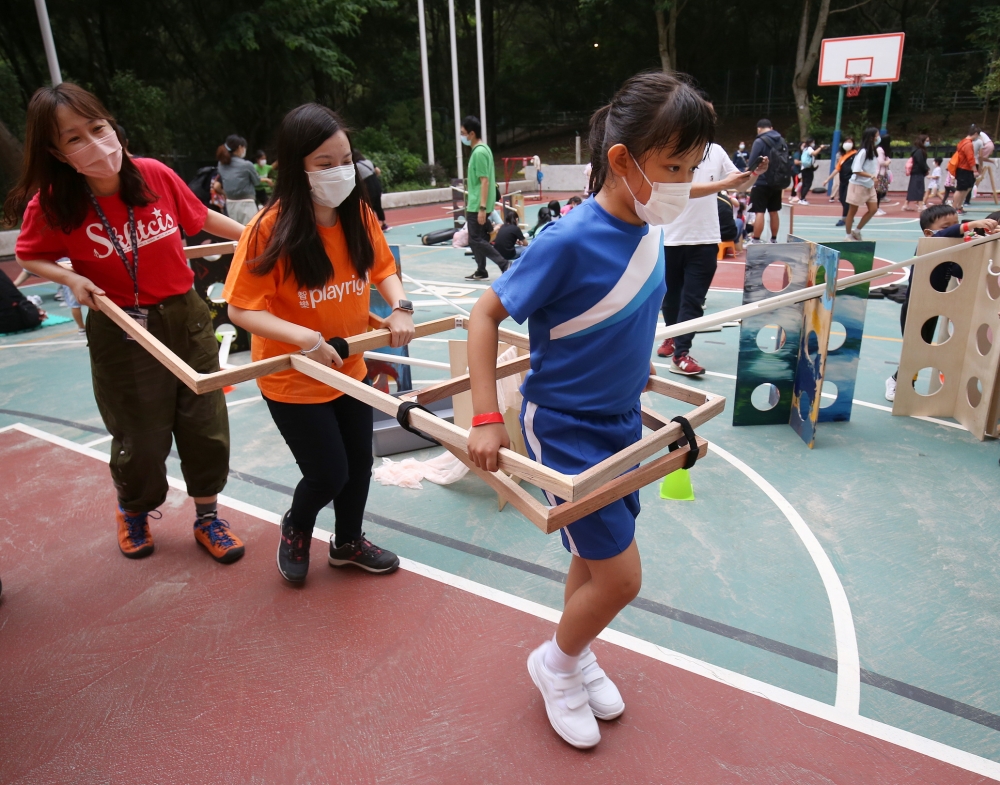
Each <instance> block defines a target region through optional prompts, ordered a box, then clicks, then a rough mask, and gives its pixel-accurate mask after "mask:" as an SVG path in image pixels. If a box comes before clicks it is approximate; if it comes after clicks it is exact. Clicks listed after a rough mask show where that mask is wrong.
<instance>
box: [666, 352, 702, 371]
mask: <svg viewBox="0 0 1000 785" xmlns="http://www.w3.org/2000/svg"><path fill="white" fill-rule="evenodd" d="M668 370H669V371H670V373H679V374H681V375H682V376H699V375H701V374H703V373H705V369H704V368H702V367H701V366H700V365H698V363H697V362H695V359H694V358H693V357H692V356H691V355H690V354H688V353H687V352H684V354H682V355H680V357H674V360H673V362H672V363H670V368H669V369H668Z"/></svg>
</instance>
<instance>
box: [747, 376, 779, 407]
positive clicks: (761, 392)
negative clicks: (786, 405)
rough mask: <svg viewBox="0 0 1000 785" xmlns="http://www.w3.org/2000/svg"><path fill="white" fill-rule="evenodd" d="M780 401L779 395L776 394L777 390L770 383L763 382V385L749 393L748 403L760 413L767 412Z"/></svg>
mask: <svg viewBox="0 0 1000 785" xmlns="http://www.w3.org/2000/svg"><path fill="white" fill-rule="evenodd" d="M779 400H781V393H780V392H778V388H777V387H775V386H774V385H773V384H771V383H770V382H764V384H761V385H758V386H757V387H756V388H755V389H754V391H753V392H752V393H750V403H752V404H753V407H754V408H755V409H757V410H758V411H761V412H769V411H771V409H773V408H774V407H775V406H777V405H778V401H779Z"/></svg>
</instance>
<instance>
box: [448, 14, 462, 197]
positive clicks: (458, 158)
mask: <svg viewBox="0 0 1000 785" xmlns="http://www.w3.org/2000/svg"><path fill="white" fill-rule="evenodd" d="M448 35H449V38H450V39H451V98H452V104H453V106H454V113H455V169H456V170H457V172H458V179H459V180H462V179H464V178H463V177H462V116H461V109H460V107H459V103H460V101H461V98H460V96H459V94H458V43H457V42H456V40H455V0H448Z"/></svg>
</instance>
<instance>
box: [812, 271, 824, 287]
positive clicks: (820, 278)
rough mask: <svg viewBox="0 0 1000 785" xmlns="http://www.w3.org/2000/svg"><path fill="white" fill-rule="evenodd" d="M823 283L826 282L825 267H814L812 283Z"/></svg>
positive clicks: (818, 284)
mask: <svg viewBox="0 0 1000 785" xmlns="http://www.w3.org/2000/svg"><path fill="white" fill-rule="evenodd" d="M825 283H826V268H825V267H817V268H816V282H815V283H814V284H813V286H822V285H823V284H825Z"/></svg>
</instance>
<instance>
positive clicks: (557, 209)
mask: <svg viewBox="0 0 1000 785" xmlns="http://www.w3.org/2000/svg"><path fill="white" fill-rule="evenodd" d="M561 212H562V205H561V204H559V200H558V199H553V200H552V201H550V202H549V213H550V214H551V215H552V217H553V218H558V217H559V215H560V214H561Z"/></svg>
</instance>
